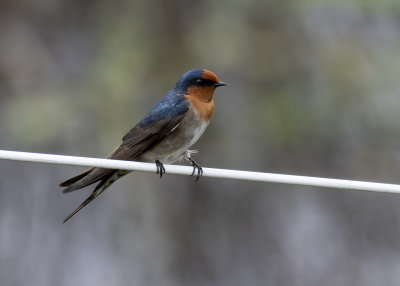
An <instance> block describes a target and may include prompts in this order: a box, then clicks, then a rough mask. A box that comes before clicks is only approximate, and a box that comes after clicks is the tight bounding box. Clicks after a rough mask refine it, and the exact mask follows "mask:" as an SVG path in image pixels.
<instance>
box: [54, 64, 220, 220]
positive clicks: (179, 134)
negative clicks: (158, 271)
mask: <svg viewBox="0 0 400 286" xmlns="http://www.w3.org/2000/svg"><path fill="white" fill-rule="evenodd" d="M225 85H226V84H225V83H224V82H222V81H220V80H219V79H218V77H217V76H216V75H215V74H214V73H213V72H211V71H208V70H205V69H194V70H190V71H188V72H186V73H185V74H183V75H182V77H181V78H180V79H179V80H178V82H177V83H176V85H175V87H174V88H173V89H171V90H170V91H168V92H167V94H166V95H164V97H162V98H161V100H160V101H159V102H158V103H157V104H156V105H155V106H154V107H153V109H152V110H151V111H150V112H149V113H148V114H147V115H146V117H144V118H143V119H142V120H141V121H140V122H139V123H138V124H137V125H136V126H134V127H133V128H132V129H131V130H130V131H129V132H128V133H127V134H126V135H125V136H124V137H123V138H122V143H121V145H120V146H119V147H118V148H117V149H115V151H114V152H112V153H111V154H110V155H109V156H108V157H107V158H108V159H115V160H132V161H142V162H155V164H156V166H157V174H160V177H162V175H163V173H165V168H164V166H163V163H165V164H170V163H174V162H176V161H178V160H180V159H182V158H185V159H187V160H188V161H189V162H190V163H191V164H192V166H193V173H192V175H194V173H195V172H196V171H197V178H196V181H197V180H198V179H199V177H200V176H201V174H202V172H203V171H202V168H201V167H200V166H199V165H198V164H197V163H196V162H195V161H194V160H193V159H192V158H191V157H190V154H191V153H193V151H191V150H188V148H189V147H190V146H192V145H193V144H194V143H195V142H196V141H197V140H198V139H199V138H200V136H201V135H202V134H203V132H204V130H205V129H206V127H207V126H208V124H209V122H210V119H211V116H212V115H213V112H214V100H213V94H214V91H215V89H216V88H217V87H219V86H225ZM129 172H131V171H126V170H114V169H104V168H94V167H93V168H90V169H89V170H87V171H85V172H83V173H81V174H79V175H77V176H75V177H73V178H71V179H69V180H66V181H65V182H62V183H61V184H60V187H66V188H65V189H64V190H63V193H69V192H73V191H76V190H79V189H81V188H84V187H86V186H89V185H91V184H94V183H96V182H99V183H98V184H97V186H96V187H95V188H94V190H93V192H92V194H91V195H90V196H89V197H88V198H87V199H86V200H85V201H84V202H83V203H82V204H81V205H80V206H79V207H78V208H77V209H76V210H75V211H73V212H72V213H71V214H70V215H69V216H68V217H67V218H66V219H65V220H64V222H66V221H67V220H69V219H70V218H71V217H72V216H73V215H75V214H76V213H77V212H78V211H80V210H81V209H82V208H83V207H85V206H86V205H87V204H88V203H90V202H91V201H92V200H94V199H95V198H96V197H97V196H99V195H100V194H101V193H102V192H104V191H105V190H106V189H107V188H108V187H109V186H110V185H111V184H112V183H114V182H115V181H116V180H117V179H119V178H121V177H122V176H124V175H126V174H128V173H129Z"/></svg>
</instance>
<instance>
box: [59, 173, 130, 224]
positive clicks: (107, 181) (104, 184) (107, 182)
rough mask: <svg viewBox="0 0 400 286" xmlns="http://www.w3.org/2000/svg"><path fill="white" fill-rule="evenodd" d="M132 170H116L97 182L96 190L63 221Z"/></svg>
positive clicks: (66, 219)
mask: <svg viewBox="0 0 400 286" xmlns="http://www.w3.org/2000/svg"><path fill="white" fill-rule="evenodd" d="M130 172H131V171H125V170H115V171H113V172H112V173H110V174H108V175H107V176H106V177H103V179H102V180H101V181H100V183H98V184H97V186H96V188H94V190H93V192H92V193H91V194H90V196H89V197H87V199H86V200H84V201H83V203H81V204H80V205H79V207H77V208H76V209H75V210H74V211H73V212H72V213H71V214H70V215H68V216H67V217H66V218H65V219H64V221H63V223H65V222H66V221H68V220H69V219H70V218H71V217H73V216H74V215H75V214H76V213H77V212H79V211H80V210H81V209H83V208H84V207H85V206H86V205H87V204H89V203H90V202H91V201H93V200H94V199H95V198H97V197H98V196H99V195H100V194H101V193H102V192H104V191H105V190H106V189H107V188H108V187H109V186H111V184H112V183H114V182H115V181H116V180H118V179H119V178H121V177H122V176H125V175H126V174H128V173H130ZM67 189H68V188H67Z"/></svg>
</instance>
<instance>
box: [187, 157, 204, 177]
mask: <svg viewBox="0 0 400 286" xmlns="http://www.w3.org/2000/svg"><path fill="white" fill-rule="evenodd" d="M188 160H189V161H190V163H191V164H192V166H193V172H192V175H191V176H193V175H194V173H195V172H196V170H197V175H196V179H195V180H194V181H195V182H197V181H198V180H199V179H200V177H201V176H202V175H203V168H202V167H201V166H200V165H199V164H197V163H196V161H195V160H193V159H192V158H190V157H188Z"/></svg>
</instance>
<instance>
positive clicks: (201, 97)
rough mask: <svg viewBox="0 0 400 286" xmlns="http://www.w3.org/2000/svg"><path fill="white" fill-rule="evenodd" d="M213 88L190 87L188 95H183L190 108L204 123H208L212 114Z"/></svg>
mask: <svg viewBox="0 0 400 286" xmlns="http://www.w3.org/2000/svg"><path fill="white" fill-rule="evenodd" d="M214 90H215V87H210V86H207V87H190V88H188V90H187V91H188V94H186V95H185V97H186V98H187V99H189V100H190V102H191V103H192V106H193V107H194V108H195V109H196V110H197V112H198V113H199V115H200V117H201V118H202V119H204V120H205V121H207V122H208V121H210V120H211V117H212V115H213V113H214V100H213V94H214Z"/></svg>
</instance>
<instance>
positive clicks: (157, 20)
mask: <svg viewBox="0 0 400 286" xmlns="http://www.w3.org/2000/svg"><path fill="white" fill-rule="evenodd" d="M399 35H400V4H399V2H398V1H391V0H383V1H366V0H353V1H344V0H339V1H311V0H292V1H190V2H189V1H179V0H172V1H161V0H150V1H140V2H139V1H106V0H100V1H69V0H57V1H53V0H51V1H50V0H46V1H34V0H31V1H10V0H6V1H2V2H1V4H0V103H1V104H0V148H1V149H8V150H20V151H31V152H43V153H55V154H68V155H80V156H91V157H104V156H106V155H108V154H109V153H110V152H111V151H112V150H113V149H114V148H115V147H116V146H117V145H118V144H119V143H120V142H121V141H120V140H121V138H122V136H123V135H124V134H125V132H127V131H128V130H129V129H130V128H131V127H132V126H133V125H134V124H135V123H136V122H138V121H139V120H140V119H141V118H142V117H143V116H144V115H145V114H146V113H147V112H148V111H149V110H150V108H151V107H152V106H153V105H154V104H155V103H156V102H157V101H158V99H159V98H160V97H161V96H162V95H163V94H164V93H165V92H166V91H167V90H168V89H170V88H172V87H173V85H174V84H175V82H176V80H177V79H178V77H179V76H180V75H181V74H182V73H183V72H185V71H186V70H189V69H191V68H207V69H210V70H212V71H214V72H215V73H217V75H218V76H219V77H220V78H221V80H223V81H226V82H227V83H228V87H224V88H221V89H218V90H217V92H216V95H215V102H216V112H215V114H214V117H213V120H212V122H211V125H210V126H209V128H208V129H207V131H206V133H205V134H204V135H203V137H202V138H201V139H200V140H199V142H198V143H197V144H196V145H195V148H196V149H198V150H199V151H200V154H199V155H198V156H197V157H196V159H197V161H199V162H200V163H201V164H202V165H203V166H209V167H219V168H230V169H241V170H254V171H265V172H277V173H288V174H299V175H313V176H324V177H335V178H347V179H359V180H370V181H380V182H388V183H400V179H399V173H400V144H399V143H400V136H399V135H400V131H399V130H400V120H399V119H400V115H399V114H400V113H399V110H400V98H399V91H400V83H399V74H400V38H399ZM83 169H84V168H80V167H69V166H54V165H41V164H33V163H21V162H9V161H0V171H1V176H0V284H1V285H304V286H311V285H335V286H336V285H363V286H367V285H371V286H376V285H400V284H399V283H400V271H399V269H400V258H399V247H400V208H399V205H400V196H398V195H393V194H384V193H368V192H356V191H347V190H333V189H321V188H313V187H299V186H293V185H278V184H270V183H255V182H244V181H233V180H224V179H211V178H202V179H201V180H200V181H199V182H198V183H194V182H193V178H191V177H185V176H176V175H172V174H170V175H168V174H167V175H165V177H164V178H163V179H161V180H160V179H159V178H158V177H157V176H156V175H155V174H149V173H139V172H137V173H133V174H131V175H129V176H126V177H125V178H123V179H121V180H120V181H118V182H117V183H115V184H114V185H113V187H112V188H111V189H109V190H108V191H107V192H106V193H104V194H103V195H102V196H101V197H100V198H98V199H97V200H95V201H94V202H93V203H92V204H90V205H89V206H88V207H86V208H85V209H84V210H83V211H81V212H80V213H79V214H78V215H77V216H76V217H74V218H73V219H71V221H69V222H68V223H67V224H61V221H62V219H63V218H64V217H65V216H66V215H67V214H68V213H69V212H70V211H72V210H73V209H74V208H75V207H76V206H77V205H78V204H79V203H80V202H81V201H82V200H83V199H84V198H85V197H86V196H87V195H88V194H89V192H90V188H88V189H87V190H85V191H80V192H76V193H73V194H69V195H63V194H61V189H60V188H58V187H57V185H58V183H59V182H60V181H62V180H64V179H66V178H68V177H70V176H72V175H75V174H76V173H77V172H79V171H81V170H83Z"/></svg>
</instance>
